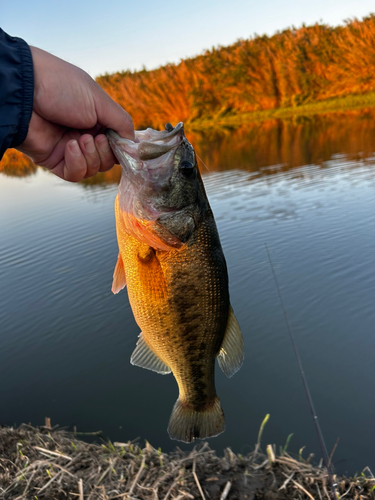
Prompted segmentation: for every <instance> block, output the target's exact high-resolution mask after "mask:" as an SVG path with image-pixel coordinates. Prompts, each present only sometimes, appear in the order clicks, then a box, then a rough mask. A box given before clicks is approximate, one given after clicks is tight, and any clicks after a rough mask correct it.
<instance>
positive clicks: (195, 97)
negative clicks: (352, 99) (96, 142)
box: [97, 14, 375, 128]
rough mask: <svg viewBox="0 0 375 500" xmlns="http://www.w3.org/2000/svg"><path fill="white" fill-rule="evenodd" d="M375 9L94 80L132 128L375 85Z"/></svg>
mask: <svg viewBox="0 0 375 500" xmlns="http://www.w3.org/2000/svg"><path fill="white" fill-rule="evenodd" d="M374 75H375V15H374V14H371V15H369V16H368V17H366V18H364V19H363V20H362V21H358V20H352V21H348V22H346V24H345V25H344V26H337V27H330V26H327V25H320V24H316V25H314V26H307V27H305V26H304V27H302V28H299V29H295V28H293V29H287V30H285V31H282V32H279V33H276V34H275V35H273V36H272V37H268V36H256V37H255V38H252V39H249V40H241V41H238V42H237V43H235V44H233V45H231V46H229V47H219V48H214V49H212V50H211V51H207V52H206V53H205V54H203V55H200V56H197V57H194V58H191V59H186V60H183V61H181V62H180V64H176V65H175V64H168V65H166V66H163V67H161V68H159V69H156V70H152V71H146V70H143V71H138V72H134V73H132V72H130V71H124V72H121V73H115V74H113V75H104V76H100V77H98V78H97V82H98V83H99V84H100V85H101V86H102V87H103V88H104V89H105V90H106V91H107V92H108V93H109V94H110V95H111V96H112V97H113V98H114V99H115V100H116V101H117V102H119V103H120V104H121V105H122V106H123V107H124V108H125V109H126V110H127V111H128V112H129V113H130V114H131V115H132V117H133V119H134V122H135V125H136V127H137V128H142V127H144V126H153V127H155V128H158V127H162V126H164V124H165V123H166V122H171V123H173V124H175V123H177V122H179V121H184V122H191V121H194V120H196V119H199V118H216V117H220V116H224V115H225V114H227V113H233V114H236V113H246V112H251V111H256V110H264V109H271V108H277V107H285V106H298V105H300V104H305V103H308V102H310V101H317V100H324V99H327V98H330V97H339V96H344V95H348V94H360V93H366V92H369V91H372V90H375V77H374Z"/></svg>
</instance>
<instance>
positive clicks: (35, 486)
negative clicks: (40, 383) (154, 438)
mask: <svg viewBox="0 0 375 500" xmlns="http://www.w3.org/2000/svg"><path fill="white" fill-rule="evenodd" d="M334 480H335V481H336V482H337V490H338V492H339V494H340V498H346V499H355V500H370V499H374V498H375V493H374V489H375V478H374V477H373V476H372V474H371V471H369V470H368V469H367V470H365V471H363V473H362V474H361V475H360V476H358V477H356V478H352V479H349V478H346V477H334ZM0 498H1V499H4V500H8V499H9V500H10V499H12V500H21V499H25V500H28V499H30V500H31V499H33V500H42V499H49V500H52V499H53V500H59V499H67V498H70V499H73V498H74V499H78V500H96V499H97V500H99V499H102V500H112V499H113V500H115V499H124V500H125V499H128V500H131V499H142V500H143V499H144V500H149V499H150V500H168V499H170V500H173V499H174V500H177V499H179V500H182V499H207V500H208V499H221V500H225V499H226V498H228V499H263V498H264V499H301V500H302V499H306V498H310V499H328V498H331V497H330V487H329V481H328V476H327V471H326V470H325V468H324V467H321V466H319V467H314V466H313V465H311V464H310V463H309V459H308V460H307V461H299V460H296V459H295V458H292V457H291V456H290V455H289V454H287V453H283V454H282V455H280V456H276V454H275V447H274V446H270V445H269V446H267V454H264V453H263V452H262V451H261V450H260V448H259V446H256V450H254V451H253V452H252V453H250V454H249V455H247V456H245V457H244V456H241V455H236V454H234V453H233V452H232V451H231V450H230V449H229V448H227V449H226V450H225V453H224V456H223V457H218V456H217V455H216V453H215V451H213V450H211V449H210V448H209V446H208V444H207V443H200V444H199V445H197V446H196V447H195V449H194V450H193V451H192V452H191V453H189V454H187V453H184V452H182V451H181V450H180V449H179V448H176V451H174V452H172V453H168V454H167V453H162V452H161V451H160V450H156V449H154V448H153V447H152V446H151V445H150V444H149V443H146V446H145V447H144V448H143V449H142V448H141V447H140V446H139V445H137V444H134V443H131V442H128V443H113V444H112V443H110V442H107V443H105V444H102V445H100V444H96V443H94V444H92V443H91V444H89V443H86V442H83V441H81V440H79V439H77V436H76V435H75V434H73V433H70V432H67V431H65V430H57V429H55V430H53V429H48V428H47V427H40V428H33V427H31V426H27V425H22V426H21V427H19V428H18V429H13V428H7V427H4V428H1V429H0Z"/></svg>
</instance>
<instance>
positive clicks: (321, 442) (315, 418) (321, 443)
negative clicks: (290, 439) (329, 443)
mask: <svg viewBox="0 0 375 500" xmlns="http://www.w3.org/2000/svg"><path fill="white" fill-rule="evenodd" d="M264 246H265V247H266V252H267V255H268V260H269V263H270V267H271V271H272V275H273V279H274V280H275V285H276V289H277V293H278V295H279V299H280V304H281V308H282V310H283V313H284V318H285V323H286V326H287V328H288V332H289V336H290V340H291V342H292V345H293V349H294V354H295V355H296V358H297V363H298V368H299V371H300V374H301V377H302V382H303V387H304V389H305V393H306V397H307V401H308V403H309V407H310V412H311V415H312V418H313V421H314V427H315V431H316V434H317V436H318V441H319V446H320V449H321V452H322V455H323V461H324V464H325V466H326V469H327V472H328V476H329V481H330V483H331V488H332V493H333V496H334V498H336V500H338V499H339V497H338V496H337V493H336V486H337V485H336V484H334V482H333V477H332V471H331V465H330V462H329V460H328V453H327V447H326V444H325V441H324V438H323V433H322V431H321V429H320V425H319V421H318V415H317V413H316V411H315V408H314V403H313V400H312V397H311V394H310V390H309V386H308V384H307V379H306V375H305V372H304V370H303V366H302V361H301V358H300V355H299V352H298V349H297V345H296V342H295V340H294V335H293V332H292V329H291V327H290V325H289V321H288V316H287V314H286V311H285V307H284V303H283V299H282V297H281V292H280V287H279V283H278V281H277V277H276V273H275V269H274V267H273V264H272V260H271V256H270V253H269V251H268V247H267V243H265V244H264Z"/></svg>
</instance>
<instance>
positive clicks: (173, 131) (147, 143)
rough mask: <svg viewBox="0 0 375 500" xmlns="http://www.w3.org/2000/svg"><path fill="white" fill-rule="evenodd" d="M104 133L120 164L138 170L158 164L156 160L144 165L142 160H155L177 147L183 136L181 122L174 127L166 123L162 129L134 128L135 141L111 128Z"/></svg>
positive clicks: (155, 166) (154, 166)
mask: <svg viewBox="0 0 375 500" xmlns="http://www.w3.org/2000/svg"><path fill="white" fill-rule="evenodd" d="M105 134H106V136H107V138H108V141H109V144H110V146H111V149H112V151H113V153H114V155H115V156H116V158H117V161H118V162H119V163H120V165H121V166H122V167H125V165H126V166H130V167H131V168H132V169H134V170H140V169H141V168H143V167H147V168H151V169H152V168H157V167H158V166H159V165H158V162H153V163H150V164H149V165H144V162H147V161H148V160H156V159H157V158H160V157H161V156H163V155H165V154H167V153H169V152H170V151H172V150H174V149H177V147H178V146H179V145H180V144H181V142H182V141H183V139H184V138H185V134H184V125H183V123H182V122H180V123H178V124H177V125H176V126H175V127H173V126H172V125H171V124H170V123H167V124H166V126H165V130H162V131H158V130H153V129H151V128H147V129H146V130H136V131H135V139H136V140H135V141H131V140H130V139H125V138H123V137H121V136H120V135H118V134H117V133H116V132H115V131H114V130H111V129H106V131H105ZM164 163H165V159H164Z"/></svg>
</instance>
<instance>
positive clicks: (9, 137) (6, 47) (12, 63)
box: [0, 29, 34, 159]
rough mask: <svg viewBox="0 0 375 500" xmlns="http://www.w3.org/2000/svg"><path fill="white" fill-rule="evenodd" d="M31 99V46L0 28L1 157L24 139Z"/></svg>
mask: <svg viewBox="0 0 375 500" xmlns="http://www.w3.org/2000/svg"><path fill="white" fill-rule="evenodd" d="M33 98H34V74H33V62H32V57H31V52H30V48H29V46H28V45H27V43H26V42H25V41H24V40H22V39H21V38H15V37H11V36H9V35H7V34H6V33H5V32H4V31H3V30H1V29H0V159H1V158H2V156H3V154H4V152H5V150H6V149H7V148H13V147H17V146H19V145H20V144H21V143H22V142H23V141H24V140H25V138H26V136H27V132H28V127H29V122H30V118H31V113H32V110H33Z"/></svg>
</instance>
